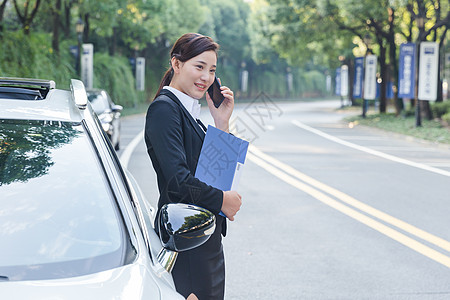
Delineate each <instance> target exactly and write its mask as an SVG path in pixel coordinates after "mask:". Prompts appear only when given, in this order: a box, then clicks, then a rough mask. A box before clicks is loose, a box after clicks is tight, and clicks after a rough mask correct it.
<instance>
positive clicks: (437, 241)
mask: <svg viewBox="0 0 450 300" xmlns="http://www.w3.org/2000/svg"><path fill="white" fill-rule="evenodd" d="M249 150H250V152H251V153H252V154H254V155H256V156H258V157H260V158H261V159H263V160H265V161H266V162H269V163H271V164H272V165H274V166H276V167H278V168H280V169H281V170H283V171H284V172H286V173H288V174H290V175H292V176H294V177H296V178H298V179H300V180H302V181H303V182H306V183H308V184H309V185H311V186H313V187H316V188H318V189H319V190H322V191H324V192H326V193H328V194H330V195H333V196H334V197H336V198H338V199H339V200H341V201H342V202H345V203H347V204H349V205H351V206H353V207H355V208H357V209H359V210H361V211H363V212H365V213H367V214H369V215H371V216H374V217H376V218H378V219H380V220H382V221H384V222H386V223H388V224H391V225H393V226H395V227H397V228H399V229H401V230H404V231H406V232H408V233H410V234H412V235H415V236H416V237H418V238H421V239H423V240H424V241H427V242H429V243H431V244H434V245H436V246H438V247H440V248H442V249H444V250H446V251H448V252H450V242H448V241H446V240H444V239H442V238H440V237H437V236H435V235H433V234H430V233H428V232H426V231H424V230H422V229H419V228H417V227H415V226H413V225H411V224H408V223H406V222H404V221H402V220H399V219H397V218H395V217H392V216H390V215H388V214H386V213H384V212H382V211H380V210H378V209H376V208H373V207H371V206H369V205H367V204H364V203H362V202H361V201H358V200H356V199H355V198H353V197H351V196H349V195H347V194H345V193H343V192H341V191H339V190H337V189H335V188H332V187H330V186H328V185H326V184H324V183H322V182H320V181H317V180H315V179H314V178H311V177H309V176H308V175H306V174H303V173H301V172H299V171H297V170H295V169H294V168H292V167H291V166H289V165H287V164H285V163H282V162H281V161H279V160H277V159H275V158H273V157H271V156H269V155H267V154H265V153H264V152H262V151H261V150H259V149H258V148H256V147H255V146H253V145H250V147H249Z"/></svg>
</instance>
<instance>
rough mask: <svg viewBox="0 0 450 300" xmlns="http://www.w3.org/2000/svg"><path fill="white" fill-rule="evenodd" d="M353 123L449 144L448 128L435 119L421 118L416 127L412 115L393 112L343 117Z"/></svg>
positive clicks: (449, 133)
mask: <svg viewBox="0 0 450 300" xmlns="http://www.w3.org/2000/svg"><path fill="white" fill-rule="evenodd" d="M345 120H346V121H348V122H353V124H354V125H358V124H361V125H366V126H371V127H376V128H380V129H383V130H386V131H391V132H396V133H400V134H404V135H409V136H412V137H415V138H420V139H424V140H428V141H431V142H434V143H443V144H450V128H448V127H445V126H443V125H442V124H441V123H440V122H439V121H436V120H431V121H429V120H424V119H422V126H421V127H416V126H415V124H416V120H415V118H414V117H396V116H395V114H370V115H367V116H366V118H363V117H362V116H360V115H358V116H352V117H348V118H346V119H345Z"/></svg>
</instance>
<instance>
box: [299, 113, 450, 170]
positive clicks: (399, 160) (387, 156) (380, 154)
mask: <svg viewBox="0 0 450 300" xmlns="http://www.w3.org/2000/svg"><path fill="white" fill-rule="evenodd" d="M292 124H294V125H295V126H297V127H300V128H302V129H305V130H307V131H309V132H312V133H314V134H317V135H319V136H321V137H324V138H326V139H328V140H330V141H333V142H336V143H338V144H341V145H344V146H347V147H350V148H353V149H356V150H359V151H363V152H366V153H369V154H372V155H375V156H378V157H381V158H384V159H388V160H391V161H394V162H397V163H401V164H405V165H408V166H411V167H415V168H418V169H422V170H426V171H430V172H433V173H436V174H440V175H444V176H447V177H450V172H449V171H444V170H441V169H438V168H434V167H430V166H427V165H424V164H421V163H416V162H413V161H410V160H407V159H404V158H401V157H397V156H394V155H390V154H386V153H383V152H380V151H376V150H373V149H370V148H367V147H364V146H360V145H356V144H353V143H350V142H347V141H344V140H341V139H339V138H337V137H334V136H332V135H329V134H327V133H325V132H323V131H320V130H317V129H315V128H312V127H310V126H308V125H306V124H303V123H301V122H299V121H297V120H292Z"/></svg>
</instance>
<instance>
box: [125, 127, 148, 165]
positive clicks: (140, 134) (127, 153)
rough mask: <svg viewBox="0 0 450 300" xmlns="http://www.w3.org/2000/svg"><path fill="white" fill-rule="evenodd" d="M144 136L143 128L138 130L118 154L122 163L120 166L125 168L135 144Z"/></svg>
mask: <svg viewBox="0 0 450 300" xmlns="http://www.w3.org/2000/svg"><path fill="white" fill-rule="evenodd" d="M143 138H144V130H142V131H141V132H139V133H138V134H137V135H136V136H135V137H134V138H133V140H132V141H131V143H129V144H128V146H127V147H126V148H125V150H124V151H123V153H122V155H121V156H120V162H121V163H122V166H123V167H124V168H125V169H126V168H128V163H129V162H130V158H131V154H133V151H134V149H136V146H137V145H138V144H139V143H140V142H141V140H142V139H143Z"/></svg>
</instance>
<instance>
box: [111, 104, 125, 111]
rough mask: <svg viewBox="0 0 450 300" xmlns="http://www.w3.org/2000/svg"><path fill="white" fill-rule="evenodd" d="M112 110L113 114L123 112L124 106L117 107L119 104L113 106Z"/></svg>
mask: <svg viewBox="0 0 450 300" xmlns="http://www.w3.org/2000/svg"><path fill="white" fill-rule="evenodd" d="M111 110H112V111H113V112H121V111H122V110H123V106H122V105H117V104H115V105H113V106H112V107H111Z"/></svg>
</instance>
